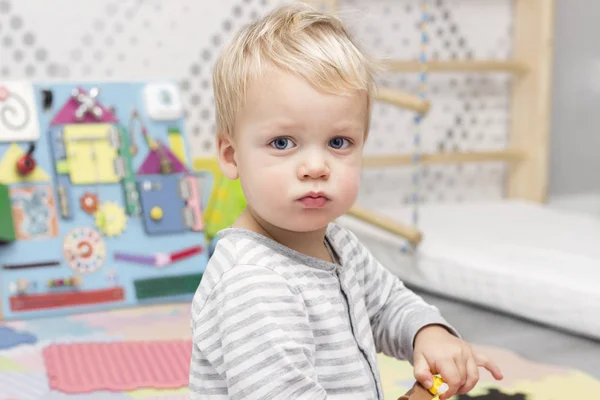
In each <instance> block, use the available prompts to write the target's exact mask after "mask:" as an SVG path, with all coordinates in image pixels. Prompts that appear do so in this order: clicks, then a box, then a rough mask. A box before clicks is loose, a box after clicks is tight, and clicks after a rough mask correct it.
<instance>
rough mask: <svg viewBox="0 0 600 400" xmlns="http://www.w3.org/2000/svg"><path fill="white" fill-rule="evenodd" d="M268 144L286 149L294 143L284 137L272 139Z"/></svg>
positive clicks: (278, 148)
mask: <svg viewBox="0 0 600 400" xmlns="http://www.w3.org/2000/svg"><path fill="white" fill-rule="evenodd" d="M270 144H271V146H273V147H275V148H276V149H277V150H287V149H289V148H292V147H293V145H294V143H293V142H292V141H291V140H290V139H288V138H285V137H280V138H277V139H274V140H273V141H272V142H271V143H270ZM288 146H289V147H288Z"/></svg>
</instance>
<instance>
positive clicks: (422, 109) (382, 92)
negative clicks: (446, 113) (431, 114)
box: [375, 87, 429, 114]
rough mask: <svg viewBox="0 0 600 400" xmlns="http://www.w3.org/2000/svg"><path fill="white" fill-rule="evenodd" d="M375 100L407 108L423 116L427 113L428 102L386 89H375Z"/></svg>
mask: <svg viewBox="0 0 600 400" xmlns="http://www.w3.org/2000/svg"><path fill="white" fill-rule="evenodd" d="M375 100H377V101H381V102H383V103H388V104H392V105H394V106H396V107H400V108H407V109H409V110H413V111H416V112H418V113H420V114H425V113H427V111H429V102H428V101H426V100H423V99H421V98H419V97H418V96H414V95H412V94H408V93H403V92H400V91H398V90H394V89H390V88H386V87H380V88H378V89H377V93H376V94H375Z"/></svg>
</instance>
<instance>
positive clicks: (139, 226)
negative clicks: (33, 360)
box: [0, 82, 212, 319]
mask: <svg viewBox="0 0 600 400" xmlns="http://www.w3.org/2000/svg"><path fill="white" fill-rule="evenodd" d="M147 84H148V83H146V82H135V83H112V82H111V83H103V82H94V83H90V82H87V83H52V84H44V83H33V84H31V85H32V87H33V92H34V98H35V106H34V109H32V110H30V111H31V112H32V113H36V114H37V119H38V121H39V129H40V135H39V139H38V140H36V141H35V151H34V153H33V155H34V157H35V160H36V162H37V165H38V168H41V169H43V170H44V171H45V172H46V173H47V175H48V176H49V177H50V181H48V182H2V181H0V184H5V185H8V187H9V189H10V190H11V193H17V192H18V191H19V190H22V191H24V193H25V195H27V194H31V193H32V192H37V191H39V193H41V194H44V193H46V192H45V190H46V189H48V188H49V190H50V193H51V194H53V196H54V199H53V203H54V204H53V208H52V209H49V210H48V209H46V210H44V209H43V207H42V206H39V204H38V207H37V208H36V207H34V206H31V207H30V208H25V207H21V208H20V211H19V210H16V211H15V210H14V209H13V216H16V219H15V221H14V224H15V228H17V229H16V230H17V231H25V232H30V233H31V232H34V231H33V230H32V229H33V228H32V226H34V225H32V224H33V223H36V221H37V223H39V225H36V226H39V227H41V228H40V229H42V231H43V229H44V226H45V225H44V224H46V225H48V224H49V223H50V225H52V220H53V219H52V218H49V217H48V215H52V214H53V213H54V214H55V216H56V217H55V218H54V221H56V225H55V226H54V225H52V226H50V225H48V226H46V228H47V229H49V231H50V232H53V233H51V234H49V235H45V237H44V235H41V237H36V238H30V239H22V238H21V239H18V240H16V241H12V242H9V243H6V244H0V284H1V290H0V293H1V296H2V297H1V299H0V300H1V302H2V318H4V319H22V318H38V317H45V316H52V315H61V314H71V313H80V312H90V311H96V310H105V309H111V308H121V307H131V306H135V305H137V304H140V303H142V302H143V303H148V302H166V301H189V300H190V299H191V298H192V296H193V293H189V292H188V293H183V294H178V295H176V296H170V297H164V298H163V297H160V296H158V295H157V296H156V297H155V298H152V299H148V298H145V299H143V301H140V300H138V299H137V298H136V291H135V286H134V284H135V281H136V280H143V279H147V278H156V277H167V278H168V277H177V276H183V275H191V274H201V273H203V272H204V269H205V266H206V263H207V260H208V244H207V243H206V242H205V237H204V234H203V232H202V229H201V228H198V226H197V225H198V224H197V223H196V224H194V223H193V222H194V221H196V222H198V221H197V219H196V220H195V219H194V218H198V217H200V220H201V215H198V214H197V211H196V214H194V213H193V212H192V211H191V210H187V212H186V210H185V209H186V207H188V206H189V204H188V203H187V201H186V195H185V194H182V190H183V189H182V188H181V186H182V185H183V186H185V183H182V181H183V178H184V177H186V176H190V175H194V176H196V177H197V181H198V182H201V184H199V185H198V188H197V196H199V199H200V209H203V207H204V205H206V204H207V203H208V199H209V196H210V193H209V192H208V189H207V188H210V187H211V184H212V182H211V179H212V178H211V176H210V174H203V173H201V172H195V171H193V170H192V166H191V157H190V155H191V154H190V151H189V146H188V145H187V141H186V140H185V138H186V135H185V128H184V120H183V116H182V115H181V116H180V117H179V118H177V119H170V120H165V119H161V120H157V119H153V117H154V118H156V114H155V115H148V110H147V109H146V106H147V103H146V102H145V99H144V89H145V88H146V86H147ZM2 85H3V83H2V82H0V86H2ZM7 87H10V86H9V85H7ZM76 88H81V89H83V91H84V92H85V93H90V91H92V89H93V88H99V89H100V92H99V94H98V96H97V97H96V98H95V100H96V101H97V102H98V104H101V105H102V106H103V107H104V109H105V110H110V111H109V112H111V113H112V114H113V115H114V117H115V118H116V121H112V122H100V121H98V122H97V123H98V124H105V125H111V126H114V127H115V128H118V129H116V130H115V132H117V133H118V134H117V135H116V136H115V137H116V143H112V144H113V145H115V146H116V147H115V151H117V150H118V151H119V153H118V154H117V156H116V157H115V160H113V162H114V164H115V171H118V172H122V171H125V170H126V169H127V168H123V167H119V166H118V165H117V164H119V163H120V164H121V165H124V162H125V161H124V160H123V159H122V157H121V156H122V155H123V154H122V151H123V148H121V147H119V146H121V145H122V143H123V141H125V143H127V142H128V141H130V140H131V139H132V138H131V137H129V135H133V139H134V140H135V144H136V145H137V148H138V150H137V153H136V154H135V155H132V167H133V168H132V169H133V171H134V173H135V176H133V177H131V176H130V178H132V179H133V181H132V182H135V184H134V185H132V186H134V187H138V188H139V187H140V186H143V184H144V182H146V181H155V182H159V183H160V184H161V185H162V187H161V189H160V190H159V191H157V192H154V194H153V196H154V199H153V198H152V196H150V197H149V198H147V197H146V196H144V197H143V198H142V197H140V200H141V201H140V203H142V202H143V204H142V207H141V210H140V211H139V213H138V214H133V215H132V214H129V213H128V210H127V207H126V202H125V190H124V184H123V180H122V179H121V177H119V180H118V181H117V182H109V183H106V182H104V183H94V182H92V183H89V184H74V183H73V182H72V177H73V176H74V175H71V173H72V172H71V171H70V170H71V169H73V168H77V165H84V164H85V163H86V162H87V163H88V164H89V162H90V161H89V160H82V163H83V164H77V163H73V162H68V161H67V159H68V158H69V157H80V158H85V157H94V153H91V155H90V154H88V153H84V154H81V153H74V150H73V148H71V153H73V154H69V148H68V146H65V140H66V139H65V137H64V136H65V132H66V130H67V129H68V127H69V126H71V127H72V125H77V124H78V123H79V124H81V123H83V122H77V123H57V124H52V123H51V122H52V120H53V118H54V117H55V116H56V115H57V114H59V113H61V112H63V111H64V107H63V106H64V105H65V104H67V103H68V102H69V101H70V98H71V97H72V92H73V90H74V89H76ZM43 91H47V92H46V94H44V93H43ZM47 93H51V94H52V106H51V108H48V107H45V106H47V105H48V104H47V102H46V104H45V103H44V100H48V97H47V96H48V95H47ZM148 93H152V91H148ZM1 107H2V103H1V101H0V108H1ZM134 109H135V110H136V111H137V113H138V114H139V117H140V120H141V121H143V123H144V124H145V126H146V128H147V132H148V135H149V137H150V138H151V139H152V140H157V141H160V142H161V143H163V144H165V145H167V147H168V144H169V136H168V132H169V129H171V130H174V129H175V130H179V131H180V132H181V134H182V137H183V138H184V144H185V146H184V148H185V152H186V163H185V167H186V169H187V170H186V171H183V172H182V171H175V172H172V173H166V174H161V173H154V174H151V173H148V174H147V175H139V174H137V171H138V169H139V168H140V166H141V165H142V164H143V163H144V161H145V160H146V158H147V157H148V155H149V153H151V150H152V149H151V148H150V146H149V144H148V143H147V142H145V141H144V139H143V137H142V135H141V132H140V128H139V126H140V125H139V124H137V125H136V128H135V129H133V131H129V125H130V116H131V114H132V111H133V110H134ZM104 115H105V116H106V114H104ZM165 115H169V114H168V113H167V114H165ZM171 115H172V110H171ZM163 118H167V117H164V116H163ZM85 123H86V124H89V125H93V124H95V122H93V121H92V122H90V121H87V122H85ZM0 125H1V121H0ZM0 129H2V127H1V126H0ZM113 133H114V132H113ZM119 135H121V136H119ZM123 135H128V136H127V137H123ZM70 137H71V139H70V140H75V139H73V136H70ZM84 139H85V138H84ZM113 139H114V138H113ZM85 140H91V139H89V138H87V139H85ZM15 143H16V144H17V145H19V147H20V148H21V149H22V150H24V151H26V150H27V148H28V146H29V144H30V143H31V141H24V142H19V141H0V165H2V164H1V161H2V159H3V158H4V156H5V155H6V154H7V153H8V150H9V149H10V148H11V146H13V145H14V144H15ZM86 143H87V142H86ZM102 143H103V144H102V145H103V146H105V145H106V143H108V142H106V141H103V142H102ZM90 146H92V145H91V144H90ZM78 148H79V149H81V148H82V147H78ZM13 149H14V147H13ZM96 149H100V147H97V148H96ZM100 154H105V153H104V152H100ZM60 159H63V161H62V165H59V166H57V161H59V160H60ZM93 162H94V163H96V162H97V163H102V160H96V161H93ZM94 165H96V164H94ZM98 165H99V164H98ZM97 175H98V177H99V178H98V179H99V180H100V181H102V180H103V179H104V180H106V179H105V177H104V178H103V177H102V173H100V172H98V173H97ZM0 176H2V174H0ZM108 180H110V179H108ZM184 189H185V188H184ZM188 190H189V188H188ZM183 192H185V190H183ZM21 194H22V193H21ZM84 195H92V196H91V199H92V200H94V196H95V198H96V199H97V202H96V204H97V206H98V210H101V211H102V212H101V213H100V214H94V213H93V212H92V213H88V212H86V211H84V210H83V209H82V207H81V201H82V200H81V199H82V198H86V197H84ZM137 195H139V193H138V194H137ZM187 197H189V193H187ZM87 198H90V197H89V196H88V197H87ZM61 199H63V200H64V201H66V202H67V203H66V204H63V203H61V201H63V200H61ZM90 201H91V200H90ZM32 204H33V203H32ZM86 204H92V205H93V201H92V202H90V203H86ZM65 205H67V207H63V206H65ZM157 207H158V208H160V209H161V211H162V213H161V212H159V211H157V210H156V208H157ZM152 209H155V212H156V213H158V214H155V215H154V219H153V218H152V217H150V214H149V213H150V211H151V210H152ZM24 210H25V211H24ZM28 212H31V213H32V214H31V215H25V216H23V215H22V214H23V213H28ZM36 213H37V214H36ZM63 213H64V215H63ZM160 214H162V215H160ZM123 216H125V220H126V222H125V229H124V230H122V231H120V229H118V223H117V224H116V225H113V224H115V222H114V221H115V220H118V219H120V218H123ZM144 221H146V223H144ZM0 223H3V222H2V221H0ZM25 223H28V224H29V225H28V227H27V228H24V226H25V225H23V224H25ZM19 224H20V225H19ZM153 224H154V228H155V229H154V230H152V229H151V230H150V231H149V229H148V226H149V225H153ZM17 225H19V226H17ZM103 226H106V227H107V228H106V229H105V230H106V232H104V231H103V228H102V227H103ZM114 226H116V227H117V228H113V229H116V230H117V231H119V232H116V233H115V232H111V227H114ZM156 227H159V228H160V227H162V230H161V229H159V228H156ZM86 235H87V236H86ZM21 236H22V235H21ZM198 247H200V252H198ZM194 249H195V250H194ZM186 250H187V251H188V252H187V255H186V254H184V255H182V253H181V252H184V253H185V251H186ZM178 252H179V253H178ZM117 253H121V254H126V255H128V256H129V257H133V258H135V257H139V258H140V259H143V260H146V262H145V263H144V262H135V261H131V260H130V259H117V258H116V257H115V254H117ZM173 254H179V257H180V258H178V259H177V260H176V261H174V262H172V263H169V262H165V259H167V260H168V258H169V255H173ZM149 259H156V260H160V261H161V262H162V263H160V265H161V266H160V267H158V266H155V265H149V264H148V263H147V262H148V260H149ZM40 263H42V264H44V263H45V264H48V265H46V266H36V267H27V266H26V264H40ZM60 280H62V283H61V282H60ZM50 281H55V286H54V287H52V286H49V285H48V283H49V282H50ZM71 284H74V286H70V285H71ZM107 293H112V294H113V296H114V298H113V299H112V300H110V301H106V298H105V297H106V295H107ZM61 294H64V296H63V297H61ZM74 294H81V296H80V297H79V298H81V299H85V300H82V301H83V302H88V303H87V304H85V305H78V304H74V303H73V302H77V300H74V299H76V298H77V297H76V296H74ZM20 300H21V301H20ZM19 307H21V308H19Z"/></svg>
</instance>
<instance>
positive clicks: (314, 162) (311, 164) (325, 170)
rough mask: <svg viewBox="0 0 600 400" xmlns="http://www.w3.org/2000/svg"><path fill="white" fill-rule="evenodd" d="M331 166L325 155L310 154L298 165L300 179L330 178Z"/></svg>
mask: <svg viewBox="0 0 600 400" xmlns="http://www.w3.org/2000/svg"><path fill="white" fill-rule="evenodd" d="M329 173H330V172H329V166H328V165H327V162H326V160H325V158H324V157H323V156H320V155H318V154H314V153H313V154H310V155H308V156H307V157H306V158H305V159H304V160H303V161H302V162H301V163H300V166H299V167H298V179H301V180H303V179H329Z"/></svg>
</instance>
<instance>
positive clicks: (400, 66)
mask: <svg viewBox="0 0 600 400" xmlns="http://www.w3.org/2000/svg"><path fill="white" fill-rule="evenodd" d="M381 62H382V64H383V65H384V66H385V67H386V68H387V69H388V70H390V71H394V72H420V71H421V70H422V69H423V68H424V67H425V69H426V70H427V71H428V72H469V71H471V72H473V71H480V72H486V71H487V72H510V73H515V74H522V73H525V72H527V71H528V70H529V68H528V66H527V64H525V63H523V62H519V61H493V60H489V61H484V60H481V61H474V60H473V61H428V62H426V63H425V65H424V66H422V65H421V64H420V63H419V62H418V61H401V60H381Z"/></svg>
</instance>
